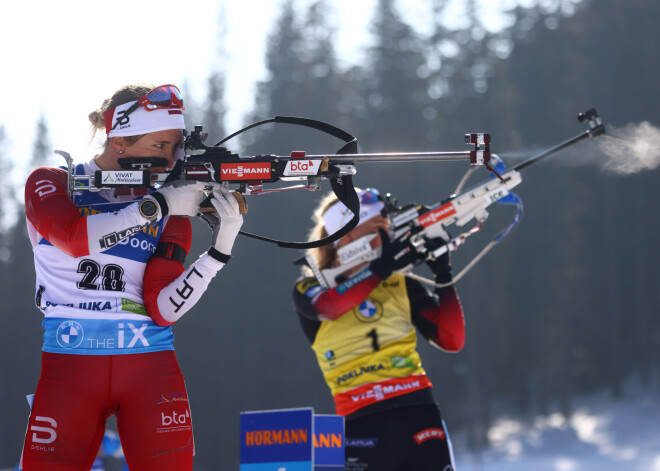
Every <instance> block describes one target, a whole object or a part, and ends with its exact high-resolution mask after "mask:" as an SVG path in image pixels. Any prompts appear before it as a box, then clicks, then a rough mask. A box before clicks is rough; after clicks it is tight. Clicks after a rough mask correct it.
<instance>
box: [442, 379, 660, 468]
mask: <svg viewBox="0 0 660 471" xmlns="http://www.w3.org/2000/svg"><path fill="white" fill-rule="evenodd" d="M488 435H489V438H490V439H491V443H492V445H491V447H490V448H488V449H486V450H482V451H480V452H470V451H468V450H461V449H460V448H457V447H455V454H456V466H457V468H458V471H523V470H524V471H592V470H593V471H615V470H616V471H621V470H626V471H660V390H658V389H657V388H654V391H646V392H639V391H637V392H634V393H630V392H629V393H627V394H626V395H625V396H624V397H623V398H622V399H621V400H618V401H615V400H613V399H611V398H606V397H605V396H604V395H603V396H596V397H591V398H588V399H583V400H580V401H577V402H576V409H575V413H574V414H573V416H572V417H571V418H570V419H569V420H565V419H564V418H563V416H561V415H559V414H555V415H551V416H549V417H539V418H537V419H536V420H535V422H534V424H533V425H531V426H527V427H523V425H522V424H521V422H519V421H517V420H515V419H507V418H502V419H500V420H498V421H497V422H496V423H495V425H494V426H493V427H492V428H491V429H490V431H489V432H488Z"/></svg>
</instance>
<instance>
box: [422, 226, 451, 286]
mask: <svg viewBox="0 0 660 471" xmlns="http://www.w3.org/2000/svg"><path fill="white" fill-rule="evenodd" d="M447 243H449V240H448V239H445V238H444V237H435V238H428V239H426V248H427V249H428V252H429V253H430V252H433V251H434V250H436V249H439V248H440V247H442V246H443V245H446V244H447ZM426 265H428V267H429V268H430V269H431V271H432V272H433V275H434V276H435V281H436V282H438V283H449V282H450V281H451V280H452V273H451V259H450V256H449V248H447V251H446V252H445V253H443V254H442V255H440V256H439V257H437V258H435V259H431V258H427V259H426Z"/></svg>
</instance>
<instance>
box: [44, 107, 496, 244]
mask: <svg viewBox="0 0 660 471" xmlns="http://www.w3.org/2000/svg"><path fill="white" fill-rule="evenodd" d="M267 123H282V124H292V125H300V126H305V127H309V128H313V129H316V130H318V131H321V132H324V133H327V134H330V135H331V136H334V137H336V138H338V139H340V140H342V141H344V145H343V146H342V147H341V148H340V149H339V150H338V151H337V152H336V153H335V154H319V155H306V153H305V152H303V151H294V152H291V154H290V155H288V156H279V155H251V156H242V155H238V154H235V153H232V152H231V151H230V150H228V149H227V148H226V147H223V146H222V144H224V143H225V142H226V141H227V140H229V139H231V138H233V137H235V136H237V135H238V134H240V133H242V132H244V131H247V130H249V129H252V128H254V127H256V126H260V125H263V124H267ZM206 137H207V134H206V133H204V132H203V127H202V126H199V125H197V126H195V127H194V130H193V131H192V132H191V133H190V134H188V133H187V132H186V131H185V130H184V138H183V140H182V145H181V150H182V151H183V153H184V154H185V155H184V156H183V157H182V158H180V159H178V160H177V162H176V165H175V167H174V168H173V169H172V170H171V171H168V172H163V173H151V172H150V171H149V170H148V169H149V168H150V167H159V166H164V165H166V164H167V162H164V161H165V159H162V158H156V157H124V158H120V159H119V162H120V166H121V168H122V169H121V170H109V171H108V170H99V171H96V172H95V173H94V175H79V174H77V173H76V171H75V166H74V164H73V159H72V158H71V156H70V155H69V154H68V153H66V152H63V151H59V150H56V151H55V153H57V154H59V155H61V156H63V157H64V159H65V160H66V162H67V187H68V190H69V194H70V195H71V197H72V198H73V195H74V193H75V192H76V191H79V190H88V191H101V190H105V189H111V188H115V189H117V188H142V189H149V188H155V189H157V188H158V187H159V186H160V185H163V184H165V183H168V182H171V181H174V180H178V179H184V180H185V179H192V180H201V181H213V182H218V183H221V184H223V185H225V186H229V185H235V187H234V188H233V190H234V195H235V197H236V198H237V199H238V200H239V203H241V204H242V211H243V212H244V213H245V212H247V205H246V204H244V199H243V195H265V194H269V193H274V192H281V191H287V190H299V189H304V190H309V191H316V190H320V189H321V182H322V181H323V180H330V184H331V187H332V190H333V191H334V193H335V195H336V196H337V198H338V199H339V201H341V202H342V203H344V205H345V206H346V207H347V208H348V209H349V210H350V211H351V213H352V214H353V217H352V219H351V220H350V221H348V222H347V223H346V225H344V227H342V228H341V229H339V230H337V231H336V232H335V233H334V234H330V235H329V236H328V237H325V238H322V239H319V240H316V241H310V242H287V241H280V240H276V239H272V238H269V237H264V236H260V235H255V234H251V233H248V232H244V231H241V232H240V233H241V234H242V235H245V236H248V237H252V238H256V239H259V240H263V241H267V242H271V243H275V244H277V245H278V246H280V247H287V248H296V249H309V248H315V247H320V246H322V245H326V244H329V243H332V242H334V241H336V240H338V239H339V238H341V237H343V236H344V235H346V234H348V232H350V231H351V230H352V229H353V228H354V227H355V226H357V224H358V222H359V212H360V211H359V208H360V204H359V201H358V197H357V193H356V191H355V188H354V186H353V181H352V177H353V175H355V174H356V172H357V171H356V169H355V163H356V162H402V161H431V160H432V161H456V160H467V161H469V163H470V165H472V166H480V165H483V166H485V167H486V168H488V169H489V170H490V171H493V172H495V170H494V169H493V168H492V167H491V166H490V158H491V155H490V135H488V134H484V133H471V134H466V135H465V143H466V144H468V145H470V146H471V147H472V148H471V150H468V151H457V152H415V153H380V154H361V153H358V150H357V149H358V148H357V138H355V137H354V136H353V135H351V134H350V133H348V132H346V131H344V130H342V129H339V128H337V127H335V126H333V125H331V124H328V123H325V122H322V121H317V120H313V119H309V118H301V117H293V116H276V117H275V118H271V119H267V120H263V121H259V122H256V123H253V124H251V125H249V126H247V127H245V128H243V129H240V130H239V131H237V132H235V133H233V134H231V135H229V136H227V137H225V138H224V139H222V140H221V141H219V142H218V143H216V144H214V145H212V146H206V145H205V144H204V141H205V139H206ZM295 180H298V181H304V182H305V183H302V184H298V185H294V186H287V187H270V188H269V187H264V184H267V185H268V186H270V185H271V184H275V183H276V182H279V181H295ZM201 210H202V211H212V210H213V209H212V207H211V205H210V204H205V203H203V204H202V208H201Z"/></svg>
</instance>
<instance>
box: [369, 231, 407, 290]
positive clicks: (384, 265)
mask: <svg viewBox="0 0 660 471" xmlns="http://www.w3.org/2000/svg"><path fill="white" fill-rule="evenodd" d="M378 233H379V234H380V238H381V240H382V241H383V246H382V253H381V256H380V258H378V259H377V260H374V261H373V262H371V265H370V268H371V271H373V272H374V273H376V275H378V276H379V277H380V279H381V280H386V279H387V278H389V277H390V275H392V273H393V272H395V271H396V270H401V269H402V268H405V267H407V266H408V265H410V264H413V263H415V260H417V252H416V251H415V249H414V248H413V247H411V246H410V244H409V243H408V237H406V236H403V237H401V238H399V239H398V240H395V241H392V242H390V236H389V234H388V233H387V231H385V229H383V228H378Z"/></svg>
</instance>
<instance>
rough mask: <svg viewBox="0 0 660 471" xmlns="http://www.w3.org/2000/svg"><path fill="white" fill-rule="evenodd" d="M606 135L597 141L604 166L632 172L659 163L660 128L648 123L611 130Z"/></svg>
mask: <svg viewBox="0 0 660 471" xmlns="http://www.w3.org/2000/svg"><path fill="white" fill-rule="evenodd" d="M608 134H609V136H608ZM603 137H604V138H603V139H598V140H597V141H596V146H597V149H598V151H600V152H602V153H603V154H604V158H602V163H603V165H604V168H605V169H607V170H609V171H612V172H614V173H619V174H633V173H638V172H642V171H645V170H654V169H656V168H658V167H659V166H660V129H658V128H656V127H655V126H652V125H651V124H650V123H649V122H647V121H644V122H642V123H640V124H628V125H626V126H624V127H623V128H619V129H612V130H609V129H608V132H607V134H606V135H605V136H603ZM601 157H602V156H601Z"/></svg>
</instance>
